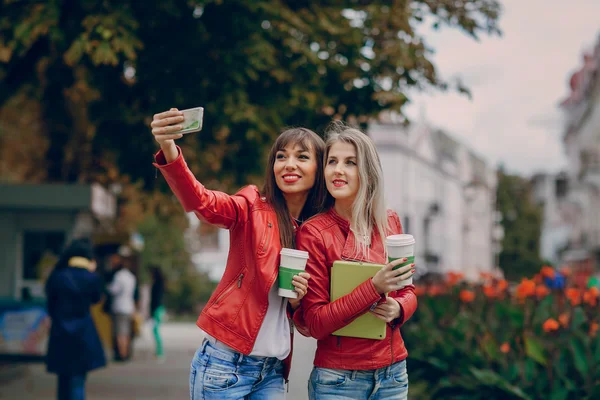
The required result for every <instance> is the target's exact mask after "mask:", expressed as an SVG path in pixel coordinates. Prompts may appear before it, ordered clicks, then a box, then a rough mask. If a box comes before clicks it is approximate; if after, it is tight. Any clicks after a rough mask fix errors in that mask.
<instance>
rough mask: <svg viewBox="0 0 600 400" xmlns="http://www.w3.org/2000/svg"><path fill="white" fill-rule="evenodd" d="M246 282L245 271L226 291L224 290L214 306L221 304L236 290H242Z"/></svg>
mask: <svg viewBox="0 0 600 400" xmlns="http://www.w3.org/2000/svg"><path fill="white" fill-rule="evenodd" d="M243 281H244V271H242V272H241V273H240V274H239V275H238V277H237V279H235V280H234V281H232V282H231V283H230V284H229V286H227V288H226V289H225V290H223V291H222V292H221V293H220V294H219V296H218V297H217V298H216V299H215V302H214V303H213V304H214V305H217V304H219V303H221V302H222V301H223V300H224V299H225V298H226V297H227V296H228V295H230V294H231V293H232V292H233V291H234V290H235V289H241V288H242V283H243Z"/></svg>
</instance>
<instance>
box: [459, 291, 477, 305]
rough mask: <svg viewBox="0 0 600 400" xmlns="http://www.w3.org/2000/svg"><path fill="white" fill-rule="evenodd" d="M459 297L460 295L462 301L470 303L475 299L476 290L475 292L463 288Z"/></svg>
mask: <svg viewBox="0 0 600 400" xmlns="http://www.w3.org/2000/svg"><path fill="white" fill-rule="evenodd" d="M458 297H460V301H462V302H463V303H470V302H472V301H473V300H475V292H473V291H472V290H466V289H463V290H461V291H460V294H459V295H458Z"/></svg>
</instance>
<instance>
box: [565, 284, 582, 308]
mask: <svg viewBox="0 0 600 400" xmlns="http://www.w3.org/2000/svg"><path fill="white" fill-rule="evenodd" d="M565 296H567V298H568V299H569V302H570V303H571V305H572V306H573V307H575V306H578V305H579V304H581V292H580V291H579V290H578V289H575V288H568V289H565Z"/></svg>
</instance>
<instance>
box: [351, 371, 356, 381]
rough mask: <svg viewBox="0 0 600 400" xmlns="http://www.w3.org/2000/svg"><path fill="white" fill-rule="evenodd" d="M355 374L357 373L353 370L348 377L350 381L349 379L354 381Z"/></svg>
mask: <svg viewBox="0 0 600 400" xmlns="http://www.w3.org/2000/svg"><path fill="white" fill-rule="evenodd" d="M356 373H357V371H356V370H353V371H352V375H350V379H351V380H356Z"/></svg>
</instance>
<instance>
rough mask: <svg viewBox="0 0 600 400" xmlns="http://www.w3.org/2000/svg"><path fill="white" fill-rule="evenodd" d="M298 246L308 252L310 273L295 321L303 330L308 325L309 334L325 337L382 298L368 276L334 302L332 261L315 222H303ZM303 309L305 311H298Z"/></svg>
mask: <svg viewBox="0 0 600 400" xmlns="http://www.w3.org/2000/svg"><path fill="white" fill-rule="evenodd" d="M296 248H298V249H300V250H305V251H308V253H309V258H308V262H307V263H306V272H308V273H309V274H310V281H309V288H308V293H307V294H306V295H305V296H304V298H303V299H302V306H301V307H300V308H299V309H298V310H296V312H295V313H294V322H296V323H297V324H298V325H299V326H301V329H299V331H300V332H301V333H303V330H304V329H305V330H306V331H307V332H308V333H309V334H310V336H312V337H314V338H316V339H324V338H326V337H327V336H329V335H330V334H332V333H333V332H335V331H337V330H338V329H340V328H343V327H344V326H346V325H348V324H349V323H350V322H352V321H353V320H354V319H356V318H357V317H359V316H360V315H362V314H364V313H365V312H367V311H369V309H370V308H371V307H372V306H373V305H376V304H377V303H378V301H379V300H380V299H381V296H380V294H379V293H377V291H376V290H375V286H374V285H373V281H372V280H371V279H368V280H366V281H365V282H363V283H362V284H360V285H359V286H357V287H356V288H355V289H354V290H353V291H352V292H350V293H349V294H347V295H346V296H343V297H341V298H339V299H337V300H336V301H334V302H332V303H331V302H330V301H329V299H330V293H329V292H330V290H329V288H330V271H331V265H328V264H327V260H326V257H325V254H326V251H325V243H324V241H323V238H322V236H321V232H319V231H318V230H317V229H316V228H314V227H312V226H303V227H302V228H301V229H300V232H298V234H297V236H296ZM300 312H301V313H302V315H301V316H300V315H297V314H300Z"/></svg>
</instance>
